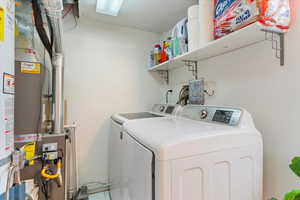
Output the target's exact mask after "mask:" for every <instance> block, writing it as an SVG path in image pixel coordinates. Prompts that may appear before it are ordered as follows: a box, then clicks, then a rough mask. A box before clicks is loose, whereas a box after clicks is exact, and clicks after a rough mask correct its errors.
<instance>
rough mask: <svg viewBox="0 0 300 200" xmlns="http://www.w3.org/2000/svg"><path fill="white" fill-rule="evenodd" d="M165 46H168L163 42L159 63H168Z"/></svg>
mask: <svg viewBox="0 0 300 200" xmlns="http://www.w3.org/2000/svg"><path fill="white" fill-rule="evenodd" d="M167 46H168V44H167V42H166V41H164V42H163V49H162V52H161V58H160V62H161V63H163V62H166V61H168V55H167V52H166V49H167Z"/></svg>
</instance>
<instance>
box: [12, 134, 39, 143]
mask: <svg viewBox="0 0 300 200" xmlns="http://www.w3.org/2000/svg"><path fill="white" fill-rule="evenodd" d="M41 140H42V134H40V133H39V134H36V133H33V134H24V135H16V136H15V143H25V142H38V141H41Z"/></svg>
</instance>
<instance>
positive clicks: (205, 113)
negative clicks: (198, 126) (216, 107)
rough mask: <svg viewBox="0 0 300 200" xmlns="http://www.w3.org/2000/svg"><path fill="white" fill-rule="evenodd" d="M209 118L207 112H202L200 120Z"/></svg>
mask: <svg viewBox="0 0 300 200" xmlns="http://www.w3.org/2000/svg"><path fill="white" fill-rule="evenodd" d="M207 116H208V112H207V110H201V112H200V118H201V119H205V118H206V117H207Z"/></svg>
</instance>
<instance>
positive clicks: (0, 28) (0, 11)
mask: <svg viewBox="0 0 300 200" xmlns="http://www.w3.org/2000/svg"><path fill="white" fill-rule="evenodd" d="M4 17H5V10H4V8H3V7H0V42H3V41H4V31H5V21H4V20H5V19H4Z"/></svg>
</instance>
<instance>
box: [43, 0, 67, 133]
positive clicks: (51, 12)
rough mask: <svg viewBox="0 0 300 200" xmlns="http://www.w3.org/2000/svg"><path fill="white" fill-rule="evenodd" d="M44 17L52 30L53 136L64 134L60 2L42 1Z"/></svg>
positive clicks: (61, 2) (61, 3) (60, 0)
mask: <svg viewBox="0 0 300 200" xmlns="http://www.w3.org/2000/svg"><path fill="white" fill-rule="evenodd" d="M42 2H43V5H44V7H45V10H46V15H47V16H48V18H49V22H50V23H51V26H52V29H53V40H54V41H53V45H54V46H53V50H54V51H53V57H52V67H53V70H52V72H53V74H52V77H53V78H52V81H53V86H52V95H53V97H52V102H53V108H52V120H53V126H52V131H53V133H54V134H62V133H64V91H63V87H64V54H63V44H62V30H63V28H62V11H63V1H62V0H43V1H42Z"/></svg>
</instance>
